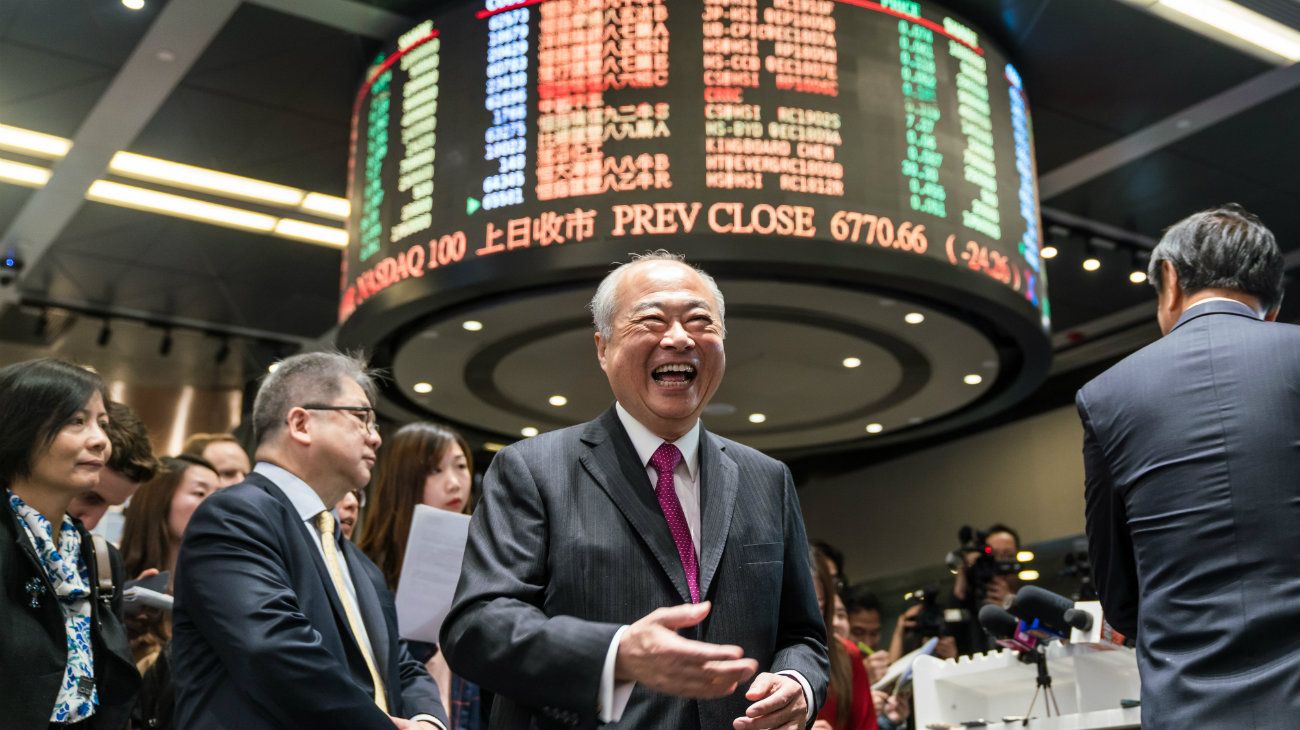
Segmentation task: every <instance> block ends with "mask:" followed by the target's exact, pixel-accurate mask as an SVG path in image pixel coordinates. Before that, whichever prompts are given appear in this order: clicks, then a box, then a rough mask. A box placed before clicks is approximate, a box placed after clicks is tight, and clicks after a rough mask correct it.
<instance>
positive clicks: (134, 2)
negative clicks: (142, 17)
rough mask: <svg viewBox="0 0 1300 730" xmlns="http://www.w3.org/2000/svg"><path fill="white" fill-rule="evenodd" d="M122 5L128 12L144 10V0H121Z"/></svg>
mask: <svg viewBox="0 0 1300 730" xmlns="http://www.w3.org/2000/svg"><path fill="white" fill-rule="evenodd" d="M122 4H123V5H125V6H126V7H127V8H128V9H130V10H141V9H143V8H144V0H122Z"/></svg>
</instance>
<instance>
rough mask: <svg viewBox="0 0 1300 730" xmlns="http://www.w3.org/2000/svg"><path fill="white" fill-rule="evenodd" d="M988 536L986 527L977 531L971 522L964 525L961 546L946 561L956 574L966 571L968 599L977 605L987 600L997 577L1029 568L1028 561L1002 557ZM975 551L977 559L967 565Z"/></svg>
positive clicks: (959, 533) (960, 538) (960, 537)
mask: <svg viewBox="0 0 1300 730" xmlns="http://www.w3.org/2000/svg"><path fill="white" fill-rule="evenodd" d="M988 537H989V533H988V532H985V531H984V530H975V529H973V528H972V527H971V526H970V525H962V527H961V529H960V530H958V531H957V539H958V540H959V541H960V542H961V546H960V547H958V548H957V549H956V550H953V551H952V552H950V553H948V557H947V558H946V560H945V562H946V563H947V564H948V569H949V570H951V571H952V572H953V574H956V573H958V572H959V571H962V570H965V571H966V579H967V581H968V582H969V585H970V592H969V594H968V599H969V601H968V602H969V603H970V604H971V605H973V606H979V605H980V604H982V603H984V598H985V596H986V595H987V594H988V585H989V583H990V582H992V580H993V579H994V578H996V577H998V576H1002V575H1019V574H1020V573H1021V571H1024V570H1026V566H1025V564H1024V563H1021V562H1020V561H1018V560H1014V559H1012V560H998V559H997V556H995V555H994V554H993V548H992V547H990V546H989V544H988ZM972 554H974V555H976V556H977V557H976V558H975V562H974V563H972V564H970V565H967V564H966V559H967V556H968V555H972Z"/></svg>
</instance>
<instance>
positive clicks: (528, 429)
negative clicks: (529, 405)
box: [519, 426, 540, 439]
mask: <svg viewBox="0 0 1300 730" xmlns="http://www.w3.org/2000/svg"><path fill="white" fill-rule="evenodd" d="M519 433H520V434H522V435H523V437H524V438H529V439H530V438H532V437H534V436H536V435H537V434H538V433H540V432H539V431H538V430H537V429H535V428H533V427H532V426H524V427H523V428H521V429H519Z"/></svg>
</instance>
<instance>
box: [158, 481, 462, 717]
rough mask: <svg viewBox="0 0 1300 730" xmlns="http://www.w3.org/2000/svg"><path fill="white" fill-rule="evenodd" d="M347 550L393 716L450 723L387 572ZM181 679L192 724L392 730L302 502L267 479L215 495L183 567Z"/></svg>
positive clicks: (181, 709)
mask: <svg viewBox="0 0 1300 730" xmlns="http://www.w3.org/2000/svg"><path fill="white" fill-rule="evenodd" d="M340 547H341V549H342V551H343V555H344V559H345V560H347V563H348V569H349V571H350V572H351V574H352V583H353V585H354V586H355V587H356V593H357V603H358V604H359V605H358V608H359V609H360V611H361V618H362V621H364V622H365V625H366V632H367V633H369V635H370V643H371V645H372V646H373V648H374V651H375V654H376V657H375V659H376V663H377V665H378V668H379V672H380V674H381V677H382V679H383V681H384V687H385V690H386V694H387V698H388V711H389V713H391V714H392V715H395V716H398V717H411V716H412V715H417V714H421V713H427V714H430V715H433V716H435V717H437V718H438V719H439V720H440V721H442V722H443V724H444V726H445V725H446V722H447V715H446V713H444V712H443V710H442V702H441V700H440V699H439V696H438V686H437V685H436V684H435V683H434V681H433V679H432V678H431V677H429V673H428V672H427V671H425V668H424V666H423V665H422V664H420V663H419V662H417V661H415V660H414V659H412V658H411V656H410V654H409V653H408V652H407V650H406V646H405V644H404V643H401V642H399V641H398V635H397V611H396V609H395V608H394V605H393V597H392V594H391V593H390V592H389V591H388V587H387V586H386V585H384V577H383V574H382V573H380V572H379V569H378V568H377V567H375V565H374V563H372V562H370V560H369V559H368V558H367V557H366V556H365V555H364V554H362V552H361V551H360V550H358V549H357V548H356V546H354V545H353V544H352V543H351V542H350V541H348V540H343V539H340ZM175 589H176V607H175V612H174V620H173V637H172V677H173V682H174V683H175V688H176V727H178V728H185V730H207V729H211V730H216V729H217V728H223V729H225V728H229V729H234V728H238V729H239V730H273V729H288V728H317V729H319V728H338V730H354V729H357V728H366V729H369V730H392V728H393V724H392V721H390V720H389V719H388V717H387V716H386V715H385V714H384V713H383V712H381V711H380V710H379V708H378V707H377V706H376V705H375V702H374V695H373V688H372V685H371V681H370V672H369V670H368V669H367V668H366V665H365V659H364V658H363V657H362V656H361V653H360V649H359V648H358V647H357V643H356V641H355V640H354V639H353V638H352V633H351V630H350V629H349V628H348V622H347V616H346V614H345V613H344V611H343V604H342V603H340V602H339V598H338V595H337V593H336V592H335V591H334V588H333V582H332V581H331V579H330V576H329V572H328V571H327V570H326V568H325V561H324V560H323V559H322V558H321V553H320V550H319V549H318V548H317V547H316V545H314V544H313V543H312V541H311V536H310V535H309V534H307V532H306V531H305V530H304V529H303V525H302V522H301V520H300V518H299V516H298V513H297V511H296V510H295V509H294V507H293V503H292V502H290V501H289V498H288V497H287V496H285V494H284V492H282V491H280V488H279V487H277V486H275V484H273V483H272V482H271V480H269V479H267V478H266V477H264V476H262V475H261V474H257V473H254V474H249V475H248V479H247V480H245V481H244V482H243V483H242V484H238V485H235V486H233V487H230V488H229V489H223V490H221V491H220V492H217V493H216V494H214V495H212V496H211V497H208V498H207V499H205V500H203V503H202V504H201V505H199V508H198V509H197V510H196V511H195V512H194V517H193V518H192V519H191V520H190V523H189V526H188V527H186V528H185V539H184V542H183V543H182V545H181V552H180V557H179V559H178V560H177V563H176V582H175Z"/></svg>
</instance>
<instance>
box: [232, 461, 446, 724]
mask: <svg viewBox="0 0 1300 730" xmlns="http://www.w3.org/2000/svg"><path fill="white" fill-rule="evenodd" d="M253 471H254V472H256V473H257V474H261V475H262V476H264V477H266V478H267V479H270V480H271V482H272V483H274V484H275V486H277V487H279V488H280V491H281V492H284V496H286V497H288V498H289V502H291V503H292V504H293V508H294V510H295V511H297V513H298V517H299V518H300V519H301V520H302V523H301V524H302V527H303V529H304V530H306V531H307V536H308V537H310V538H311V542H312V544H313V545H315V546H316V549H317V550H318V551H320V557H321V560H322V561H324V560H325V546H323V545H322V544H321V531H320V529H319V528H317V527H316V515H318V514H320V513H321V512H324V511H325V509H326V508H325V501H324V500H322V499H321V498H320V495H319V494H317V493H316V490H315V489H312V488H311V487H310V486H309V485H308V484H307V482H304V481H303V480H301V479H299V478H298V476H297V475H295V474H293V473H292V472H289V471H287V470H285V469H283V468H281V467H278V466H276V465H275V464H272V463H270V462H268V461H259V462H257V466H256V467H254V468H253ZM330 509H333V507H331V508H330ZM335 517H336V524H337V515H336V516H335ZM337 554H338V558H339V572H340V573H342V574H343V586H344V588H346V589H347V593H348V594H347V595H346V596H340V597H339V598H340V599H341V600H345V601H351V602H352V605H353V606H354V607H356V608H357V615H358V616H360V615H361V610H360V606H361V604H359V603H357V588H356V586H355V585H353V583H352V572H351V571H350V570H348V561H347V558H345V557H344V554H343V551H342V550H339V551H338V553H337ZM326 565H328V563H326ZM357 624H358V625H357V627H356V629H357V632H358V633H359V634H360V636H358V637H356V638H357V643H358V644H359V645H360V648H361V651H363V652H365V653H366V654H367V655H368V656H369V657H370V661H371V662H372V663H374V665H375V666H376V667H378V666H379V663H378V662H376V661H375V650H374V646H373V645H372V644H371V643H370V634H369V633H368V632H367V631H366V625H365V622H364V621H359V622H357ZM411 720H414V721H417V722H420V721H423V722H429V723H433V725H435V726H436V727H439V728H442V727H443V726H442V723H440V722H438V718H436V717H434V716H433V715H423V714H422V715H416V716H415V717H412V718H411ZM444 730H445V729H444Z"/></svg>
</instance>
